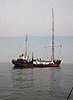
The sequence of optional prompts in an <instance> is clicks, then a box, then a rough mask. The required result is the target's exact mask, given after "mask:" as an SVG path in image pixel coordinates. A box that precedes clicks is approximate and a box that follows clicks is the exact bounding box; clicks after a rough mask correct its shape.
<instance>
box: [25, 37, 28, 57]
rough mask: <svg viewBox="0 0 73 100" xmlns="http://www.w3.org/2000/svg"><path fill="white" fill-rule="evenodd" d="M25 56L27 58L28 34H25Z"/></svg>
mask: <svg viewBox="0 0 73 100" xmlns="http://www.w3.org/2000/svg"><path fill="white" fill-rule="evenodd" d="M25 36H26V37H25V58H27V41H28V36H27V35H25Z"/></svg>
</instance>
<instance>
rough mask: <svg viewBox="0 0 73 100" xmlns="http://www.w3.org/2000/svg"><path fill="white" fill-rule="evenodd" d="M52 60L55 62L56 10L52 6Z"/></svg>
mask: <svg viewBox="0 0 73 100" xmlns="http://www.w3.org/2000/svg"><path fill="white" fill-rule="evenodd" d="M52 60H53V61H54V10H53V6H52Z"/></svg>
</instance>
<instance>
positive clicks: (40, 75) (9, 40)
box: [0, 36, 73, 100]
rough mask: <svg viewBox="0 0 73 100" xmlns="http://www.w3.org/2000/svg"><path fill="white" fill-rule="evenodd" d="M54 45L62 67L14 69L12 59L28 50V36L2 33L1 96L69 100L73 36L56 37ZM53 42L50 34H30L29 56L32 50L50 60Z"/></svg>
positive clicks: (13, 99) (15, 99) (1, 99)
mask: <svg viewBox="0 0 73 100" xmlns="http://www.w3.org/2000/svg"><path fill="white" fill-rule="evenodd" d="M55 45H56V47H55V54H56V55H57V56H56V58H61V59H62V64H61V67H60V68H33V69H32V68H29V69H14V67H13V64H12V63H11V61H12V59H17V58H18V56H19V55H20V54H22V53H25V37H0V100H67V97H68V95H69V93H70V91H71V89H72V87H73V36H66V37H65V36H62V37H56V38H55ZM58 45H60V46H61V45H62V46H61V47H62V48H61V50H59V51H58V52H57V50H58V49H60V48H58ZM50 46H51V37H28V47H27V48H28V55H29V57H30V58H31V56H32V52H33V56H34V58H40V57H41V58H43V59H48V60H49V59H50V58H51V48H50ZM59 56H60V57H59ZM7 62H8V63H7ZM69 100H73V91H72V93H71V95H70V98H69Z"/></svg>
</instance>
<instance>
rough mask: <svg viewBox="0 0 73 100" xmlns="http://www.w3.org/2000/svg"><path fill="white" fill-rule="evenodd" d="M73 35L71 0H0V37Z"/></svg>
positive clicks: (72, 0)
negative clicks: (52, 25)
mask: <svg viewBox="0 0 73 100" xmlns="http://www.w3.org/2000/svg"><path fill="white" fill-rule="evenodd" d="M52 2H53V6H54V16H55V18H54V19H55V35H58V36H61V35H73V0H0V36H23V35H24V34H28V35H51V20H52V19H51V17H52V15H51V14H52V12H51V11H52V9H51V8H52Z"/></svg>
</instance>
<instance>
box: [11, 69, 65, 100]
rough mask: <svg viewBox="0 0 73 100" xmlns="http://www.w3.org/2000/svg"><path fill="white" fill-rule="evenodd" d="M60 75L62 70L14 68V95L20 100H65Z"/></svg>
mask: <svg viewBox="0 0 73 100" xmlns="http://www.w3.org/2000/svg"><path fill="white" fill-rule="evenodd" d="M59 74H60V68H44V69H43V68H34V69H14V68H13V69H12V84H13V88H14V93H13V95H14V96H16V97H18V98H20V99H19V100H63V98H64V96H66V95H63V98H62V97H61V96H62V93H61V87H60V75H59ZM58 98H61V99H58ZM65 98H66V97H65Z"/></svg>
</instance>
